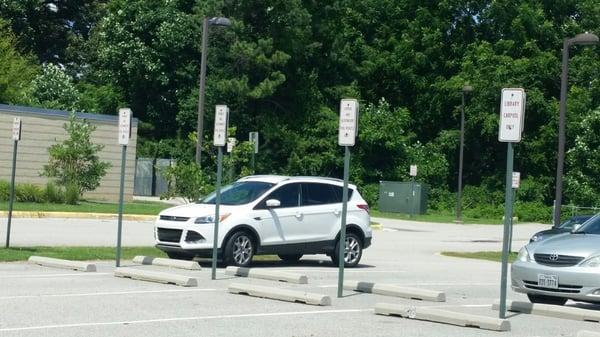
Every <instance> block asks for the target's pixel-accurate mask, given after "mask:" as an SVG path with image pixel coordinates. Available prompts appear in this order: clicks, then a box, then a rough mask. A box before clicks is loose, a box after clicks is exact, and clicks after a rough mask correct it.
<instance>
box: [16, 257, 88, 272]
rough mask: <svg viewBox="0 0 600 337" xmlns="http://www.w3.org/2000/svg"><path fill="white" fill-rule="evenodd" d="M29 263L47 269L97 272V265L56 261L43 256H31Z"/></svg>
mask: <svg viewBox="0 0 600 337" xmlns="http://www.w3.org/2000/svg"><path fill="white" fill-rule="evenodd" d="M28 261H29V263H34V264H37V265H40V266H45V267H54V268H62V269H72V270H79V271H85V272H94V271H96V265H95V264H93V263H88V262H81V261H71V260H62V259H54V258H51V257H43V256H30V257H29V260H28Z"/></svg>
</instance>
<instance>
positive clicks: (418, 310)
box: [375, 303, 510, 331]
mask: <svg viewBox="0 0 600 337" xmlns="http://www.w3.org/2000/svg"><path fill="white" fill-rule="evenodd" d="M375 314H377V315H386V316H400V317H404V318H410V319H416V320H422V321H430V322H438V323H445V324H452V325H458V326H464V327H474V328H480V329H485V330H493V331H510V322H509V321H508V320H506V319H498V318H493V317H487V316H478V315H471V314H465V313H460V312H455V311H447V310H440V309H433V308H427V307H413V306H404V305H398V304H391V303H377V304H376V305H375Z"/></svg>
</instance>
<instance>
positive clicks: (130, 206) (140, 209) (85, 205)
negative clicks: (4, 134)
mask: <svg viewBox="0 0 600 337" xmlns="http://www.w3.org/2000/svg"><path fill="white" fill-rule="evenodd" d="M172 206H173V205H169V204H165V203H161V202H143V201H132V202H126V203H124V204H123V213H124V214H141V215H156V214H158V213H159V212H160V211H162V210H164V209H166V208H169V207H172ZM7 210H8V202H2V203H0V211H7ZM13 210H14V211H25V212H80V213H110V214H116V213H117V212H118V210H119V204H116V203H104V202H94V201H82V202H80V203H79V204H78V205H67V204H50V203H35V202H15V203H14V206H13Z"/></svg>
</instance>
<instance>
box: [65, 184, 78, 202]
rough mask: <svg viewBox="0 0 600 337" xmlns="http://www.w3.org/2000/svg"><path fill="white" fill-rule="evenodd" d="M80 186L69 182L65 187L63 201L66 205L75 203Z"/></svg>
mask: <svg viewBox="0 0 600 337" xmlns="http://www.w3.org/2000/svg"><path fill="white" fill-rule="evenodd" d="M80 194H81V192H80V188H79V186H78V185H77V184H74V183H69V184H67V186H66V188H65V203H66V204H67V205H77V202H78V201H79V197H80Z"/></svg>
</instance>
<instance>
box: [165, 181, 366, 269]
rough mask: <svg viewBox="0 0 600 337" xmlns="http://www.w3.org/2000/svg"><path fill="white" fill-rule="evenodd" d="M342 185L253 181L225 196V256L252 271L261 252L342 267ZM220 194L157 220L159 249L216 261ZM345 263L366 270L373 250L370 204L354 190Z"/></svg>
mask: <svg viewBox="0 0 600 337" xmlns="http://www.w3.org/2000/svg"><path fill="white" fill-rule="evenodd" d="M342 185H343V184H342V181H341V180H339V179H331V178H318V177H286V176H272V175H269V176H250V177H245V178H242V179H240V180H238V181H236V182H234V183H233V184H231V185H228V186H225V187H223V188H222V190H221V207H220V210H219V213H220V222H219V238H218V249H219V250H218V255H219V257H220V258H221V259H222V260H223V261H224V262H225V263H226V264H232V265H237V266H248V265H249V264H250V263H251V262H252V257H253V256H254V255H257V254H277V255H279V257H280V258H281V259H283V260H285V261H297V260H299V259H300V258H301V257H302V255H304V254H327V255H329V256H330V257H331V259H332V260H333V262H334V263H336V264H337V263H338V262H337V261H338V252H339V246H338V245H339V233H340V226H341V218H342V216H341V215H342ZM214 215H215V193H212V194H211V195H209V196H207V197H206V198H204V199H203V200H201V201H199V202H198V203H195V204H187V205H182V206H177V207H173V208H169V209H166V210H164V211H162V212H160V214H159V216H158V218H157V219H156V225H155V228H154V238H155V240H156V247H158V248H159V249H161V250H163V251H165V252H166V253H167V254H168V255H169V257H171V258H178V259H192V258H193V257H195V256H199V257H211V256H212V247H213V237H214V231H213V229H214ZM346 223H347V229H346V253H345V265H346V266H348V267H353V266H356V265H357V264H358V262H359V261H360V258H361V256H362V250H363V249H364V248H367V247H369V246H370V245H371V237H372V231H371V228H370V226H369V224H370V216H369V206H368V205H367V203H366V202H365V200H364V199H363V198H362V197H361V196H360V194H359V193H358V191H357V190H356V186H354V185H349V186H348V212H347V221H346Z"/></svg>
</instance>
